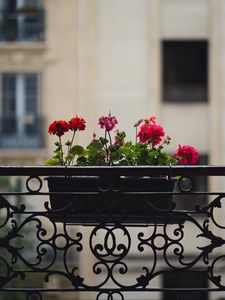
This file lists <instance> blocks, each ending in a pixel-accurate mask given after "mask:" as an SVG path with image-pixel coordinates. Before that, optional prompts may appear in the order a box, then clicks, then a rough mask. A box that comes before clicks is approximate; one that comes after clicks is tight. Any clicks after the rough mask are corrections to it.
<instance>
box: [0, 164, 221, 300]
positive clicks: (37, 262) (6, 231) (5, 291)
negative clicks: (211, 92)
mask: <svg viewBox="0 0 225 300" xmlns="http://www.w3.org/2000/svg"><path fill="white" fill-rule="evenodd" d="M74 176H78V178H83V179H84V180H86V179H88V178H89V179H91V181H90V182H92V184H93V179H94V182H95V183H96V185H93V186H92V187H90V185H85V184H84V185H83V187H82V189H77V188H76V189H75V190H74V191H72V190H71V189H68V190H65V189H64V190H61V189H60V186H59V185H58V189H57V191H51V192H49V191H48V188H47V180H46V179H48V178H63V180H64V181H67V180H69V178H73V177H74ZM143 176H144V177H143ZM149 176H150V177H156V178H166V180H168V181H169V182H170V181H171V180H173V181H174V178H176V176H179V179H177V185H176V188H175V190H174V191H169V192H168V191H162V190H163V189H161V188H160V187H159V188H158V190H154V191H151V192H150V191H149V190H148V189H147V191H146V190H145V191H141V192H140V191H139V192H138V191H134V188H131V190H129V189H128V188H127V187H126V188H124V186H123V184H122V183H123V182H124V180H125V179H126V178H129V180H130V179H131V178H134V179H135V182H137V181H138V178H139V179H141V178H148V177H149ZM191 176H195V177H199V176H201V177H207V178H216V179H218V180H219V181H220V180H221V179H223V178H224V176H225V167H211V166H174V167H169V166H164V167H145V166H142V167H42V166H23V167H14V166H1V167H0V211H1V212H0V264H1V273H0V279H1V280H0V299H6V298H4V297H6V296H8V297H10V296H12V297H13V298H14V299H43V300H44V299H52V298H51V297H52V296H53V297H54V299H66V297H67V296H68V295H70V296H72V297H73V298H69V299H87V298H88V299H98V300H99V299H113V300H115V299H159V300H160V299H162V300H167V299H182V300H183V299H185V300H187V299H192V300H193V299H198V300H200V299H202V300H203V299H204V300H205V299H222V295H223V293H224V291H225V284H224V282H225V265H224V245H225V239H224V236H225V235H224V232H225V231H224V230H225V222H224V213H223V212H224V208H225V204H224V198H225V192H224V191H221V190H220V191H210V192H208V191H193V190H192V189H191V188H192V184H190V186H189V187H188V186H187V184H185V185H183V182H184V181H185V180H186V179H188V180H189V181H190V183H191V180H190V177H191ZM68 182H69V181H68ZM87 182H88V181H87ZM68 186H69V184H68ZM54 195H55V196H57V197H58V198H59V199H61V201H60V203H61V205H62V207H61V208H58V209H54V208H53V206H52V203H51V204H50V203H49V196H54ZM133 195H135V197H136V207H137V213H138V211H139V208H138V203H141V204H139V205H140V206H142V207H141V208H140V211H143V222H140V215H139V220H138V221H135V219H134V222H133V223H132V222H131V221H130V218H129V222H127V221H126V220H127V215H128V210H129V203H128V206H127V209H128V210H127V211H125V210H124V207H123V209H121V203H122V202H120V201H118V199H121V201H123V197H125V198H126V197H128V198H126V199H131V198H129V197H133ZM188 195H189V196H190V199H191V200H192V201H193V200H194V199H195V205H194V208H192V209H185V206H184V207H182V208H179V209H177V208H176V203H178V202H179V199H181V198H182V197H186V199H187V196H188ZM202 195H204V196H205V197H206V198H207V200H208V203H205V204H200V203H198V197H199V196H202ZM140 196H141V197H142V200H141V201H140V199H141V198H140ZM143 196H144V198H143ZM159 196H160V197H159ZM162 196H169V197H170V196H173V197H174V196H176V203H174V202H173V201H172V202H171V203H170V205H169V206H168V207H167V208H165V207H164V208H163V209H162V208H158V207H157V203H156V204H155V205H154V206H153V202H152V199H159V201H161V199H162ZM87 197H93V198H89V199H92V200H93V203H91V204H90V205H92V209H91V210H90V209H89V207H88V205H89V203H88V202H87V200H86V199H87ZM75 199H76V200H75ZM94 199H95V200H94ZM95 201H96V202H95ZM97 201H101V205H100V207H98V208H96V209H95V208H94V205H95V203H97ZM77 203H79V204H81V203H83V205H77ZM105 205H106V206H105ZM104 206H105V207H106V210H104V209H103V207H104ZM143 207H144V210H143V209H142V208H143ZM188 207H189V205H188ZM84 211H88V212H89V213H88V214H89V215H88V214H87V215H86V216H85V217H84V218H83V219H82V216H83V212H84ZM103 211H104V213H103V214H102V212H103ZM115 212H116V213H115ZM131 213H132V214H135V213H136V212H135V211H131ZM68 215H70V216H72V215H73V216H74V218H75V219H74V220H79V221H77V222H72V221H71V219H66V218H65V216H68ZM103 215H104V218H102V216H103ZM90 216H91V219H90V220H92V221H91V222H92V223H91V222H90V223H89V221H88V219H89V217H90ZM77 217H78V219H77ZM66 220H68V222H67V221H66ZM93 220H94V221H93ZM78 225H79V226H78ZM182 278H183V279H184V280H183V281H182V280H181V279H182ZM211 295H213V297H214V298H211ZM215 295H217V296H215ZM1 296H2V297H3V298H1ZM19 297H21V298H19ZM22 297H23V298H22ZM76 297H77V298H76ZM7 299H8V298H7ZM9 299H10V298H9Z"/></svg>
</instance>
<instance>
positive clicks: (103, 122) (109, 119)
mask: <svg viewBox="0 0 225 300" xmlns="http://www.w3.org/2000/svg"><path fill="white" fill-rule="evenodd" d="M116 124H118V121H117V119H116V117H114V116H111V114H109V115H108V116H102V117H101V118H99V120H98V125H100V127H101V128H104V129H105V130H106V131H111V130H112V129H113V128H114V127H115V126H116Z"/></svg>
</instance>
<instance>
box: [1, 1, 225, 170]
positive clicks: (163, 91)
mask: <svg viewBox="0 0 225 300" xmlns="http://www.w3.org/2000/svg"><path fill="white" fill-rule="evenodd" d="M0 3H1V4H0V5H1V7H0V9H1V16H0V18H1V32H0V41H1V43H0V60H1V64H0V66H1V67H0V68H1V69H0V71H1V95H0V96H1V106H0V108H1V109H0V113H1V139H0V157H1V161H2V162H11V161H14V160H15V161H18V159H20V160H21V161H23V160H24V159H25V162H26V161H27V160H29V161H30V162H33V163H41V162H42V163H43V161H44V159H45V158H46V157H48V156H49V155H51V151H52V147H53V138H52V137H49V136H48V135H47V127H48V124H49V123H50V122H52V121H53V120H56V119H64V118H65V119H70V118H71V117H73V116H74V115H75V114H79V115H81V116H83V117H84V118H85V119H86V120H87V123H88V126H87V131H86V132H85V133H82V135H81V137H80V141H81V142H82V143H84V144H85V143H87V141H88V140H90V138H91V135H92V132H93V131H96V130H97V120H98V117H99V116H101V115H102V114H107V113H108V111H109V110H111V111H112V113H113V114H114V115H116V116H117V118H118V120H119V125H118V127H119V128H120V129H121V130H122V129H123V130H126V131H128V132H129V134H128V138H133V137H134V132H133V129H132V126H133V123H134V122H135V121H136V120H137V119H139V118H141V117H147V116H149V115H156V116H157V117H158V120H159V122H160V123H161V124H162V125H163V126H164V127H165V129H166V133H167V134H169V135H170V136H171V137H172V146H171V151H173V150H175V149H176V148H177V146H178V144H179V143H180V144H191V145H194V146H195V147H196V148H198V149H199V151H200V153H201V154H202V155H203V156H208V158H209V159H208V161H209V162H210V163H212V164H222V163H223V161H224V160H225V158H224V154H223V153H224V151H223V149H224V147H225V145H224V143H225V142H224V141H223V140H224V138H223V135H224V132H223V128H224V126H223V122H224V121H223V119H224V118H223V110H224V103H225V101H224V93H223V80H224V66H225V61H224V58H223V56H224V55H223V53H224V51H223V48H224V43H223V35H224V34H225V33H224V24H223V22H224V21H223V20H224V15H223V14H224V10H225V7H224V6H225V5H224V1H219V0H215V1H214V0H198V1H194V0H188V1H179V0H140V1H136V0H116V1H111V0H94V1H93V0H80V1H79V0H66V1H61V0H48V1H40V0H36V1H34V0H17V1H15V0H7V1H4V0H1V2H0Z"/></svg>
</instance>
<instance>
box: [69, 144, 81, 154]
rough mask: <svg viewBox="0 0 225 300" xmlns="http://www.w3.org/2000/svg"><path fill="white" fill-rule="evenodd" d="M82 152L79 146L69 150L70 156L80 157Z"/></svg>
mask: <svg viewBox="0 0 225 300" xmlns="http://www.w3.org/2000/svg"><path fill="white" fill-rule="evenodd" d="M83 152H84V148H83V147H82V146H80V145H75V146H73V147H72V148H71V149H70V154H72V155H74V156H75V155H82V153H83Z"/></svg>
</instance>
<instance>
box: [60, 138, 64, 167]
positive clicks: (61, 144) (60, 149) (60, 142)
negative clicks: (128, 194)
mask: <svg viewBox="0 0 225 300" xmlns="http://www.w3.org/2000/svg"><path fill="white" fill-rule="evenodd" d="M59 146H60V152H61V160H62V164H63V165H64V164H65V163H64V158H63V150H62V140H61V136H59Z"/></svg>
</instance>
